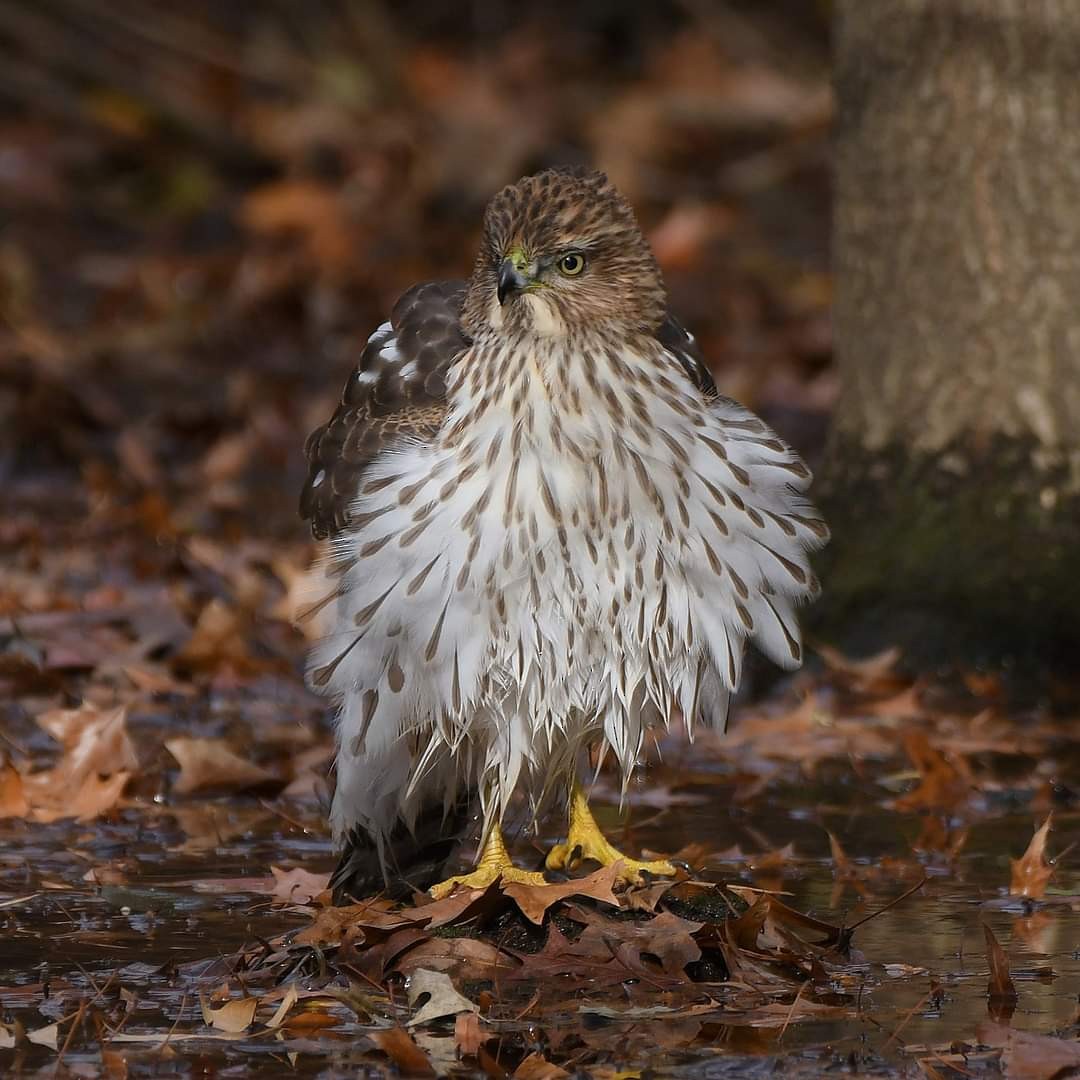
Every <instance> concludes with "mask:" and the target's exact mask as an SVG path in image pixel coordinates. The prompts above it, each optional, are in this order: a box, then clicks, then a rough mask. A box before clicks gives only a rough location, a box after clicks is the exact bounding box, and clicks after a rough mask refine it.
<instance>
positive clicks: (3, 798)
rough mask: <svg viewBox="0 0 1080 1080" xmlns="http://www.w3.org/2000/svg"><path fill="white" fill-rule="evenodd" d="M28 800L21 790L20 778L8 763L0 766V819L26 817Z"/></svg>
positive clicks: (28, 808)
mask: <svg viewBox="0 0 1080 1080" xmlns="http://www.w3.org/2000/svg"><path fill="white" fill-rule="evenodd" d="M29 811H30V800H29V799H28V798H27V797H26V792H25V790H24V789H23V782H22V777H21V776H20V775H19V773H18V770H17V769H16V768H15V766H14V765H12V764H11V762H10V761H5V762H4V763H3V765H0V818H12V817H20V818H21V817H26V815H27V814H28V813H29Z"/></svg>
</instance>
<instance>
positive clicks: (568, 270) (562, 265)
mask: <svg viewBox="0 0 1080 1080" xmlns="http://www.w3.org/2000/svg"><path fill="white" fill-rule="evenodd" d="M584 269H585V256H584V255H582V254H581V252H580V251H571V252H569V253H568V254H566V255H564V256H563V257H562V258H561V259H560V260H559V271H560V273H563V274H565V275H566V276H567V277H577V275H578V274H580V273H581V271H582V270H584Z"/></svg>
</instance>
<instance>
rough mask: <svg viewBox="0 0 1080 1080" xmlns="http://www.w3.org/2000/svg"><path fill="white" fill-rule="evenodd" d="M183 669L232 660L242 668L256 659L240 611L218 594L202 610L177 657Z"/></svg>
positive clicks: (176, 663)
mask: <svg viewBox="0 0 1080 1080" xmlns="http://www.w3.org/2000/svg"><path fill="white" fill-rule="evenodd" d="M173 664H174V666H175V667H177V668H180V669H188V668H194V669H196V670H211V671H213V670H216V669H217V668H219V667H221V666H222V665H224V664H229V665H231V666H233V667H235V668H237V669H239V670H241V671H247V670H249V669H250V668H252V667H253V666H255V665H254V661H253V659H252V656H251V653H250V651H249V649H248V646H247V629H246V627H245V625H244V622H243V620H242V619H241V617H240V615H239V613H238V612H237V611H235V610H234V609H233V608H231V607H229V606H228V605H227V604H225V603H224V601H222V600H221V599H219V598H218V597H214V599H213V600H211V601H210V602H209V603H208V604H207V605H206V606H205V607H204V608H203V609H202V611H200V612H199V617H198V619H196V620H195V626H194V627H193V628H192V631H191V637H189V638H188V640H187V642H186V643H185V644H184V646H183V648H182V649H181V650H180V651H179V652H178V653H177V654H176V656H175V657H174V658H173Z"/></svg>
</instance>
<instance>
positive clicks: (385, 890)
mask: <svg viewBox="0 0 1080 1080" xmlns="http://www.w3.org/2000/svg"><path fill="white" fill-rule="evenodd" d="M473 817H474V815H473V808H472V804H471V802H469V801H468V800H462V801H461V802H459V803H457V804H456V805H454V806H453V807H451V809H450V810H449V811H448V812H444V810H443V807H442V806H441V805H432V806H430V807H429V808H428V809H426V810H424V811H423V812H422V813H421V814H420V816H419V817H418V818H417V821H416V829H415V830H414V831H412V832H410V831H409V829H407V828H406V827H405V826H404V825H403V824H400V823H399V824H398V825H396V826H395V827H394V831H393V832H392V833H391V834H390V839H389V840H388V841H387V844H386V861H387V866H386V870H385V874H384V870H383V866H382V864H381V863H380V860H379V851H378V848H377V847H376V845H375V842H374V840H372V838H371V837H370V836H369V835H368V834H367V833H366V832H364V831H362V830H359V829H357V830H354V831H353V833H352V834H350V836H349V838H348V839H347V840H346V842H345V848H344V850H343V851H342V853H341V858H340V859H339V860H338V864H337V867H336V868H335V870H334V872H333V874H332V875H331V876H330V888H331V889H333V892H334V903H335V904H347V903H350V902H352V901H357V900H363V899H365V898H367V897H369V896H373V895H374V894H376V893H382V895H384V896H388V897H390V898H391V899H392V900H405V899H407V898H408V897H409V896H411V895H412V893H413V891H414V890H424V889H427V888H429V887H430V886H431V885H434V884H435V883H436V882H437V881H442V880H443V879H444V878H446V877H448V876H449V870H448V867H449V864H450V863H451V860H452V859H453V856H454V855H455V853H456V852H457V851H458V849H459V848H460V847H461V845H462V844H463V842H464V841H465V840H466V839H467V838H468V834H469V830H470V826H471V825H472V823H473Z"/></svg>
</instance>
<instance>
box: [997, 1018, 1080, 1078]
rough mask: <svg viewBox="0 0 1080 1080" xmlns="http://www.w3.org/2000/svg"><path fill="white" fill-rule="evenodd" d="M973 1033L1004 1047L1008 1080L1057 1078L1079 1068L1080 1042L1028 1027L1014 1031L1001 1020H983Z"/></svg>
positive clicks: (1004, 1060) (1003, 1057)
mask: <svg viewBox="0 0 1080 1080" xmlns="http://www.w3.org/2000/svg"><path fill="white" fill-rule="evenodd" d="M976 1037H977V1038H978V1040H979V1042H981V1043H983V1044H985V1045H986V1046H1000V1047H1002V1048H1003V1049H1004V1054H1003V1055H1002V1063H1003V1064H1004V1066H1005V1074H1006V1076H1008V1077H1009V1078H1010V1080H1057V1078H1059V1077H1066V1076H1073V1075H1075V1071H1076V1069H1077V1068H1080V1043H1077V1042H1074V1041H1072V1040H1070V1039H1055V1038H1053V1037H1052V1036H1050V1035H1036V1034H1034V1033H1033V1032H1030V1031H1015V1030H1013V1029H1012V1028H1010V1027H1006V1026H1005V1025H1004V1024H995V1023H991V1022H990V1021H988V1020H987V1021H984V1022H983V1023H981V1024H980V1025H979V1027H978V1030H977V1032H976Z"/></svg>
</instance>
